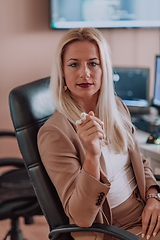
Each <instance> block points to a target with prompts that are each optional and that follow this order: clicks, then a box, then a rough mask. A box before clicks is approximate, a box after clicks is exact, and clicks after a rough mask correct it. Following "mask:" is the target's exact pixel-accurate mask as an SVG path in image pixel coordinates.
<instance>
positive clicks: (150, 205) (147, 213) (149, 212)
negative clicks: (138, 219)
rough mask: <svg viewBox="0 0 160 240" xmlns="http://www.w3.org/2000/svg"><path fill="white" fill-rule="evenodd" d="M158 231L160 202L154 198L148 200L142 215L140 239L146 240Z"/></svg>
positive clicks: (159, 225) (159, 227) (159, 226)
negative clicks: (145, 238) (144, 239)
mask: <svg viewBox="0 0 160 240" xmlns="http://www.w3.org/2000/svg"><path fill="white" fill-rule="evenodd" d="M159 229H160V202H159V201H158V200H156V199H155V198H149V199H148V200H147V203H146V206H145V207H144V210H143V213H142V238H143V237H144V236H145V235H146V236H147V240H148V239H150V237H151V236H152V235H153V236H156V234H157V233H158V231H159Z"/></svg>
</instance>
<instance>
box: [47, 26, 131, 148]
mask: <svg viewBox="0 0 160 240" xmlns="http://www.w3.org/2000/svg"><path fill="white" fill-rule="evenodd" d="M84 40H87V41H89V42H92V43H95V44H96V45H97V46H98V49H99V54H100V61H101V67H102V73H103V74H102V85H101V89H100V93H99V98H98V102H97V107H96V116H97V117H99V118H100V119H101V120H102V121H103V122H104V131H105V135H106V139H105V143H106V144H108V143H109V144H108V146H109V148H110V149H112V150H113V151H114V152H116V153H120V152H124V153H125V152H127V150H128V149H129V148H130V147H131V146H132V147H133V145H134V141H133V139H132V136H131V131H129V129H130V128H131V127H132V124H131V122H130V119H129V118H128V117H127V116H126V114H122V113H121V112H120V111H119V110H118V108H117V104H116V99H115V93H114V87H113V70H112V63H111V58H110V48H109V46H108V43H107V42H106V40H105V38H104V37H103V35H102V34H101V32H100V31H99V30H97V29H94V28H77V29H71V30H69V31H68V32H67V33H66V34H65V35H64V36H63V37H62V39H61V41H60V42H59V45H58V48H57V53H56V55H55V60H54V62H53V68H52V74H51V82H50V87H51V91H52V92H53V104H54V106H55V108H56V109H57V110H58V111H60V112H61V113H63V114H64V115H65V116H66V117H67V118H68V119H69V121H70V122H72V123H73V124H75V122H76V120H78V119H79V118H80V114H81V113H82V112H83V111H84V110H83V108H82V107H81V106H80V105H79V103H78V102H77V101H76V100H75V99H73V98H72V96H71V94H70V91H69V90H68V89H67V91H65V88H64V85H65V80H64V78H63V56H64V54H65V49H66V47H67V45H68V44H70V43H72V42H74V41H84Z"/></svg>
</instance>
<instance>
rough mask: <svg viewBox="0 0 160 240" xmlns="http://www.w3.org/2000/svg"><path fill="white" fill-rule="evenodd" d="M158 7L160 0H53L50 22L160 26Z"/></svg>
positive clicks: (56, 25) (60, 24)
mask: <svg viewBox="0 0 160 240" xmlns="http://www.w3.org/2000/svg"><path fill="white" fill-rule="evenodd" d="M159 9H160V1H159V0H152V1H151V0H143V1H142V0H50V16H51V19H50V26H51V28H53V29H64V28H69V29H70V28H76V27H96V28H132V27H133V28H135V27H138V28H139V27H143V28H144V27H149V28H151V27H160V14H159V12H160V11H159Z"/></svg>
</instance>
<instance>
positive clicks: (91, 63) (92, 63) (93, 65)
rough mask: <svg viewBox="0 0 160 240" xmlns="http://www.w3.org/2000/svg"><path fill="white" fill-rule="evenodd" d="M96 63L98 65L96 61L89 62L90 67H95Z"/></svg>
mask: <svg viewBox="0 0 160 240" xmlns="http://www.w3.org/2000/svg"><path fill="white" fill-rule="evenodd" d="M97 65H99V64H98V63H96V62H90V66H92V67H95V66H97Z"/></svg>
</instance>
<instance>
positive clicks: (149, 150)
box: [136, 130, 160, 174]
mask: <svg viewBox="0 0 160 240" xmlns="http://www.w3.org/2000/svg"><path fill="white" fill-rule="evenodd" d="M148 136H149V133H146V132H143V131H140V130H137V131H136V138H137V140H138V143H139V148H140V151H141V153H142V154H143V155H144V157H145V158H147V159H149V160H150V164H151V167H152V169H153V173H154V174H160V145H155V144H148V143H146V141H147V139H148Z"/></svg>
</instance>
